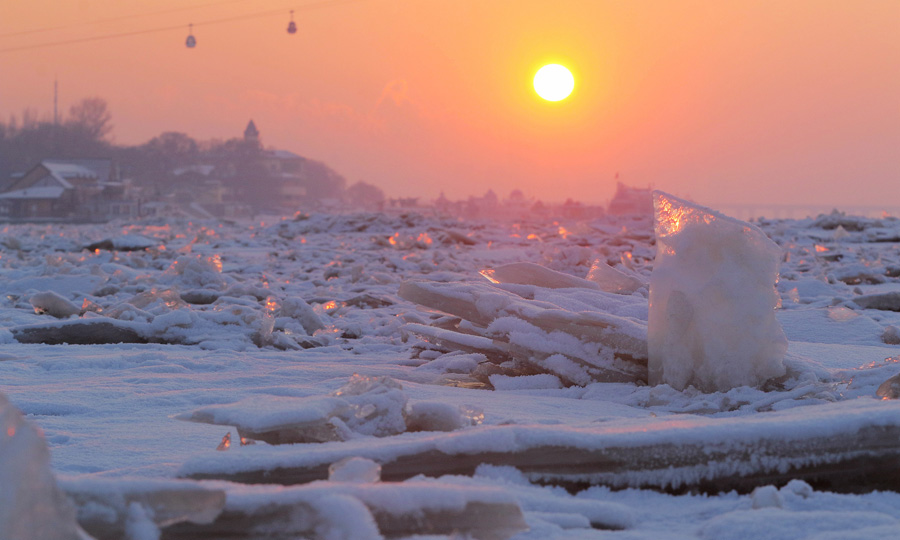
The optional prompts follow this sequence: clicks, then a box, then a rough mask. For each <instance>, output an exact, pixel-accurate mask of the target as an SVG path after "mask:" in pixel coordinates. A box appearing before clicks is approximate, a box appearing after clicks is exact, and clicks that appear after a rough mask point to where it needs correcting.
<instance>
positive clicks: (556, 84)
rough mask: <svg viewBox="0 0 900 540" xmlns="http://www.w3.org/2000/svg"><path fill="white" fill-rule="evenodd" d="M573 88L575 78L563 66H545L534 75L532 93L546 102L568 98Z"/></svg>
mask: <svg viewBox="0 0 900 540" xmlns="http://www.w3.org/2000/svg"><path fill="white" fill-rule="evenodd" d="M574 88H575V77H573V76H572V72H571V71H569V70H568V69H566V67H565V66H561V65H559V64H547V65H546V66H544V67H542V68H541V69H539V70H538V71H537V73H535V74H534V91H535V92H537V95H539V96H541V97H542V98H544V99H546V100H547V101H560V100H563V99H566V98H567V97H569V94H571V93H572V90H573V89H574Z"/></svg>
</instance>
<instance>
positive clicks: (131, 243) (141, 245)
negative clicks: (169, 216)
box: [84, 234, 162, 251]
mask: <svg viewBox="0 0 900 540" xmlns="http://www.w3.org/2000/svg"><path fill="white" fill-rule="evenodd" d="M160 245H162V242H160V241H158V240H153V239H152V238H147V237H146V236H141V235H139V234H123V235H120V236H115V237H113V238H106V239H104V240H100V241H98V242H94V243H93V244H88V245H86V246H84V249H85V250H87V251H98V250H100V251H144V250H147V249H150V248H152V247H157V246H160Z"/></svg>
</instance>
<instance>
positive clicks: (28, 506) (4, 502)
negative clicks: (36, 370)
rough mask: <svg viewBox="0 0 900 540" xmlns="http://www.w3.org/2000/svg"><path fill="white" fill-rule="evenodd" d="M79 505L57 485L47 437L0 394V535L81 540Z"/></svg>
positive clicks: (14, 539) (20, 538) (15, 539)
mask: <svg viewBox="0 0 900 540" xmlns="http://www.w3.org/2000/svg"><path fill="white" fill-rule="evenodd" d="M81 534H83V533H81V529H80V528H79V527H78V524H77V523H76V521H75V507H74V506H73V505H72V504H71V503H70V502H69V500H68V498H67V497H66V496H65V494H64V493H63V492H62V491H61V490H60V489H59V487H58V486H57V485H56V479H55V478H54V477H53V473H52V472H51V471H50V452H49V450H48V449H47V443H46V442H45V441H44V437H43V436H42V435H41V433H40V432H39V431H38V429H37V428H35V427H34V426H33V425H32V424H31V423H30V422H26V421H25V419H24V418H22V415H21V413H19V411H18V410H16V408H15V407H13V406H12V405H11V404H10V403H9V401H7V399H6V396H4V395H3V394H0V536H2V537H3V539H4V540H29V539H33V538H40V539H42V540H76V539H78V538H84V536H80V535H81Z"/></svg>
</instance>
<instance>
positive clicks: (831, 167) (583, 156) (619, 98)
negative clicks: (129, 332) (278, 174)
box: [0, 0, 900, 205]
mask: <svg viewBox="0 0 900 540" xmlns="http://www.w3.org/2000/svg"><path fill="white" fill-rule="evenodd" d="M7 4H8V5H4V7H3V9H2V14H0V73H3V74H4V76H3V77H0V120H2V121H3V122H7V121H8V120H9V118H10V117H11V116H15V118H16V119H17V121H18V122H19V123H21V122H22V120H23V113H24V112H25V111H29V112H28V114H29V115H30V118H35V117H36V118H38V119H44V120H46V119H52V118H53V114H54V113H53V111H54V81H56V82H57V83H58V110H59V113H60V114H61V115H65V114H66V113H67V112H68V110H69V107H70V106H72V105H73V104H75V103H77V102H78V101H79V100H81V99H83V98H86V97H92V96H97V97H101V98H103V99H105V100H106V101H107V102H108V104H109V110H110V112H111V113H112V124H113V130H112V132H111V134H110V136H111V138H112V140H113V141H114V142H116V143H117V144H123V145H124V144H128V145H137V144H142V143H145V142H147V141H148V140H150V139H152V138H153V137H156V136H158V135H159V134H161V133H163V132H167V131H171V132H180V133H185V134H187V135H189V136H190V137H192V138H194V139H195V140H198V141H207V140H211V139H218V140H227V139H229V138H232V137H239V136H240V135H241V133H242V131H243V129H244V127H245V126H246V125H247V122H248V121H249V120H250V119H253V120H254V121H255V123H256V125H257V126H258V127H259V130H260V133H261V135H260V139H261V141H262V144H263V145H264V146H265V147H274V148H278V149H284V150H289V151H292V152H295V153H297V154H299V155H302V156H306V157H309V158H311V159H316V160H320V161H323V162H325V163H327V164H328V165H330V166H331V167H333V168H334V169H335V170H336V171H338V172H339V173H341V174H342V175H343V176H345V177H346V178H347V180H348V181H349V182H351V183H352V182H356V181H359V180H365V181H366V182H370V183H372V184H375V185H378V186H379V187H381V188H382V189H383V190H384V191H385V193H386V194H388V195H389V196H394V197H398V196H411V197H420V198H421V199H422V200H423V201H426V200H433V199H434V198H436V197H437V196H438V195H439V194H440V193H441V191H444V192H445V194H446V196H447V197H448V198H450V199H460V198H465V197H468V196H469V195H478V196H481V195H483V194H484V193H485V192H486V191H487V190H488V189H493V190H494V192H495V193H497V194H498V195H499V196H500V197H505V196H507V195H508V194H509V193H510V192H511V191H512V190H514V189H521V190H522V191H523V192H524V193H525V194H526V196H528V197H534V198H537V199H541V200H545V201H546V200H554V201H560V202H561V201H564V200H565V199H566V198H573V199H577V200H585V201H593V202H604V201H607V200H609V199H610V198H611V197H612V194H613V193H614V191H615V187H616V180H615V177H616V174H617V173H619V175H620V178H619V179H620V180H621V181H622V182H625V183H628V184H630V185H635V186H642V187H646V186H649V185H653V186H654V187H655V188H658V189H663V190H667V191H669V192H673V193H681V194H685V195H687V194H690V195H691V196H692V197H695V198H697V199H699V200H702V201H706V202H708V203H741V204H745V203H757V202H771V201H773V200H778V201H781V202H783V203H786V204H791V203H805V204H808V203H818V204H831V205H834V204H838V203H841V204H879V203H880V202H882V201H884V200H886V199H890V198H895V199H900V182H898V181H897V180H898V178H900V162H898V160H897V159H896V149H897V148H898V147H900V109H898V107H897V105H896V103H897V100H896V96H898V95H900V70H897V69H896V66H897V65H900V33H898V32H897V31H896V21H897V20H900V3H898V2H866V3H865V6H864V7H863V6H858V5H856V4H855V3H852V2H832V3H824V4H823V3H822V2H817V1H815V0H796V1H792V2H787V3H781V2H776V3H771V2H756V1H751V0H737V1H734V2H701V1H694V0H687V1H685V2H665V1H662V0H651V1H649V2H596V1H592V0H560V1H559V2H553V5H552V6H549V5H548V4H547V2H544V1H543V0H520V1H516V2H511V1H509V0H503V1H497V2H483V1H476V0H456V1H449V0H434V1H430V2H408V1H402V0H365V1H362V0H359V1H354V0H347V1H345V0H341V1H334V2H329V1H315V2H313V1H307V2H283V1H281V0H265V1H260V2H208V1H203V0H184V1H176V0H154V1H151V0H128V1H125V2H122V1H114V0H85V1H82V2H58V1H54V0H33V1H29V2H8V3H7ZM511 6H515V8H514V9H512V8H511ZM281 8H283V9H281ZM291 10H293V11H294V13H293V14H291V12H290V11H291ZM291 21H294V22H295V26H296V29H297V31H296V33H293V34H291V33H289V32H287V31H286V28H287V27H288V25H289V23H290V22H291ZM189 25H192V26H189ZM189 33H190V34H191V35H192V36H194V37H195V40H196V46H195V47H194V48H190V49H189V48H187V47H186V45H185V43H186V39H187V37H188V34H189ZM826 59H827V60H826ZM547 64H560V65H564V66H566V67H568V68H569V70H570V71H571V72H572V75H573V76H574V82H575V90H574V93H573V94H572V95H571V96H570V97H568V98H567V99H564V100H562V101H561V102H558V104H559V105H560V106H553V103H552V102H548V101H545V100H543V99H540V98H539V97H538V96H537V95H536V94H535V88H534V86H533V78H534V76H535V73H537V70H538V69H540V68H541V67H542V66H544V65H547ZM138 66H139V67H138ZM576 97H577V99H576ZM810 186H815V188H814V189H812V188H811V187H810Z"/></svg>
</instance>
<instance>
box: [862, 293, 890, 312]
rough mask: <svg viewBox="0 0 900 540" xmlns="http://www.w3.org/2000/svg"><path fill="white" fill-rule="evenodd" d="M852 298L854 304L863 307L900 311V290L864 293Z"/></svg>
mask: <svg viewBox="0 0 900 540" xmlns="http://www.w3.org/2000/svg"><path fill="white" fill-rule="evenodd" d="M852 300H853V303H854V304H856V305H857V306H859V307H861V308H863V309H879V310H881V311H900V291H889V292H883V293H873V294H863V295H860V296H856V297H854V298H853V299H852Z"/></svg>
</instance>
